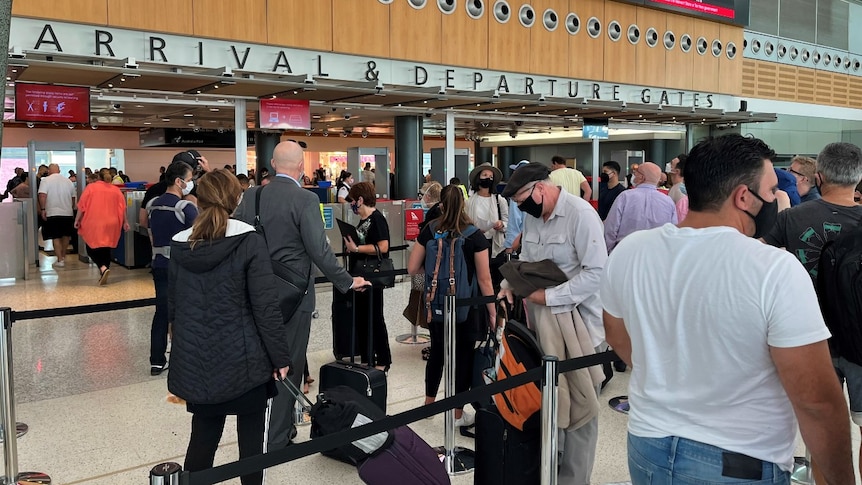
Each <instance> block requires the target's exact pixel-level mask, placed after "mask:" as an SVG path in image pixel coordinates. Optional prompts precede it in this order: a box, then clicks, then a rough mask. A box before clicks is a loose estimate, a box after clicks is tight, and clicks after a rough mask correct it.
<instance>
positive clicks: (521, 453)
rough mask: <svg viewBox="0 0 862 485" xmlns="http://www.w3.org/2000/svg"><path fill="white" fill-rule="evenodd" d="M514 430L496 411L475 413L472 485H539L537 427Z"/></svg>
mask: <svg viewBox="0 0 862 485" xmlns="http://www.w3.org/2000/svg"><path fill="white" fill-rule="evenodd" d="M524 429H525V430H524V431H521V430H519V429H518V428H515V427H514V426H512V425H510V424H509V423H507V422H506V420H505V419H503V416H501V415H500V413H499V412H497V408H495V407H493V406H492V407H487V408H482V409H479V410H478V411H476V469H475V471H474V473H473V484H474V485H539V482H540V481H541V474H542V433H541V429H540V428H539V427H538V426H529V427H525V428H524Z"/></svg>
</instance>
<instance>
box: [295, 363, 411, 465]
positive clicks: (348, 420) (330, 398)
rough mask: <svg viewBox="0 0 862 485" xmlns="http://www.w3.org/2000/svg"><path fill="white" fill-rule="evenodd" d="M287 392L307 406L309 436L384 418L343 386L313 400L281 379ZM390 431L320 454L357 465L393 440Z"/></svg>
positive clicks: (375, 407) (374, 407) (321, 435)
mask: <svg viewBox="0 0 862 485" xmlns="http://www.w3.org/2000/svg"><path fill="white" fill-rule="evenodd" d="M281 382H282V383H283V384H284V386H285V387H287V390H288V392H290V393H291V394H292V395H293V396H294V397H296V399H297V400H298V401H299V402H301V403H304V404H305V405H307V406H309V407H310V408H311V410H310V411H309V415H310V416H311V433H310V436H311V439H315V438H320V437H323V436H327V435H330V434H334V433H338V432H340V431H345V430H348V429H351V428H358V427H359V426H362V425H365V424H368V423H371V422H373V421H377V420H378V419H383V418H384V417H386V415H385V414H383V411H381V410H380V409H379V408H378V407H377V406H375V405H374V404H372V403H371V401H369V400H368V399H367V398H366V397H365V396H363V395H361V394H359V393H358V392H356V391H355V390H353V389H351V388H349V387H346V386H336V387H333V388H332V389H328V390H326V391H323V392H321V393H320V394H318V396H317V403H315V404H311V401H309V400H308V398H307V397H305V395H304V394H303V393H301V392H299V389H297V388H296V386H295V385H294V384H293V383H292V382H290V381H287V380H285V381H281ZM394 439H395V437H394V434H393V433H391V432H388V431H383V432H380V433H377V434H374V435H371V436H368V437H366V438H362V439H359V440H356V441H353V442H350V443H348V444H346V445H343V446H340V447H338V448H335V449H332V450H326V451H322V452H321V454H322V455H324V456H328V457H330V458H334V459H336V460H339V461H343V462H344V463H347V464H348V465H353V466H358V465H359V464H360V463H362V462H364V461H365V460H366V459H368V458H369V457H371V456H374V455H375V454H377V453H380V452H381V451H382V450H384V449H386V448H388V447H389V446H390V445H391V444H392V442H393V441H394Z"/></svg>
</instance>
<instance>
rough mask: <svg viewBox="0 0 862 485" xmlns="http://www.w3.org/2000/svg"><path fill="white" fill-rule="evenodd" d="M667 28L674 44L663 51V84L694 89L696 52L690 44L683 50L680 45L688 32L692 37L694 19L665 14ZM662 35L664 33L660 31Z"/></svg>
mask: <svg viewBox="0 0 862 485" xmlns="http://www.w3.org/2000/svg"><path fill="white" fill-rule="evenodd" d="M667 30H669V31H671V32H673V35H674V37H676V46H675V47H674V48H673V49H671V50H669V51H666V53H665V85H666V86H667V87H669V88H677V89H686V90H694V73H693V72H692V71H693V70H694V58H695V57H697V53H696V52H695V51H694V47H693V46H692V48H691V50H689V51H688V52H684V51H683V50H682V49H681V48H680V45H681V44H682V38H683V36H684V35H686V34H688V35H689V36H690V37H692V38H694V19H692V18H691V17H686V16H684V15H674V14H667ZM661 35H662V36H664V33H661Z"/></svg>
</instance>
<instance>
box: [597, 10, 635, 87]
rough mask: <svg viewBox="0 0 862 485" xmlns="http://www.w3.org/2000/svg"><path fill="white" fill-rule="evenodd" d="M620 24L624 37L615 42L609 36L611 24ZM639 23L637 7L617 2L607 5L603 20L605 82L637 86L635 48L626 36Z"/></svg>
mask: <svg viewBox="0 0 862 485" xmlns="http://www.w3.org/2000/svg"><path fill="white" fill-rule="evenodd" d="M614 20H616V21H617V22H619V23H620V26H621V29H622V36H621V37H620V39H619V40H617V41H613V40H611V38H610V37H609V36H608V32H609V30H610V27H609V25H610V23H611V22H612V21H614ZM636 21H637V7H635V6H633V5H626V4H623V3H617V2H607V3H605V16H604V18H603V19H602V42H604V43H605V53H604V80H605V81H608V82H617V83H625V84H637V82H638V81H637V73H636V72H635V66H636V56H635V46H634V45H632V44H631V43H630V42H629V41H628V38H627V36H626V32H627V31H628V28H629V25H631V24H633V23H636Z"/></svg>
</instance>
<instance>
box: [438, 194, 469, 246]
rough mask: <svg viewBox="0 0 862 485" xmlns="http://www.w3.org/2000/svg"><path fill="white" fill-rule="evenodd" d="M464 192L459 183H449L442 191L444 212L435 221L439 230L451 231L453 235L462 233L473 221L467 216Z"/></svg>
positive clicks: (441, 202)
mask: <svg viewBox="0 0 862 485" xmlns="http://www.w3.org/2000/svg"><path fill="white" fill-rule="evenodd" d="M465 205H466V204H465V202H464V194H463V193H462V192H461V188H460V187H458V186H457V185H447V186H446V187H443V190H442V191H440V206H441V207H440V208H441V212H442V214H441V215H440V217H438V218H437V219H434V221H435V230H436V231H437V232H447V231H448V232H450V233H452V234H453V235H456V234H457V235H461V234H463V233H464V231H465V230H466V229H467V226H469V225H470V224H472V223H473V222H472V221H471V220H470V217H469V216H467V212H466V211H465V210H464V207H465Z"/></svg>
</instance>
